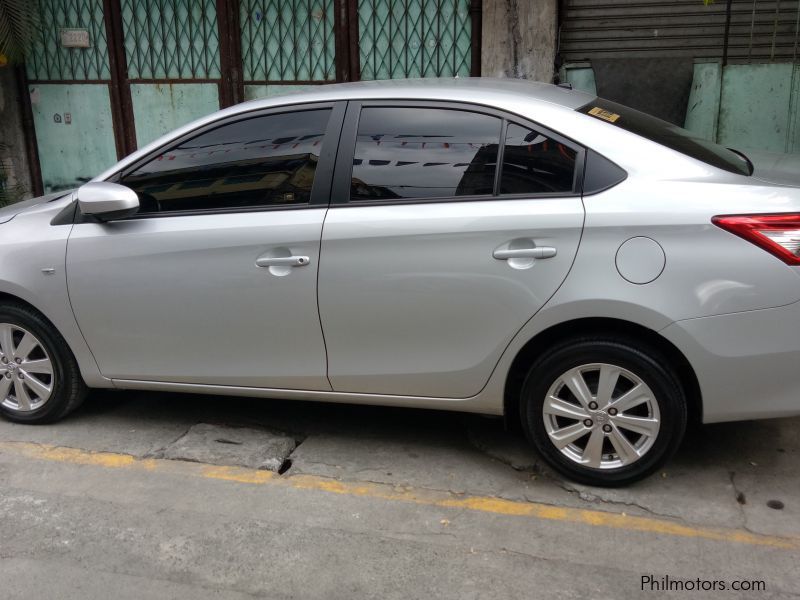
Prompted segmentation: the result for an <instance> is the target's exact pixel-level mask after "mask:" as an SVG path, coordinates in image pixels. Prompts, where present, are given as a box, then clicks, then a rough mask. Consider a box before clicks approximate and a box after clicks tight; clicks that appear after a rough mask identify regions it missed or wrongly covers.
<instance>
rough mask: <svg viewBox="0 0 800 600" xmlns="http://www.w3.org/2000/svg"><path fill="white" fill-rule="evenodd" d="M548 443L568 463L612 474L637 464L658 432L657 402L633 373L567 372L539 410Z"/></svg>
mask: <svg viewBox="0 0 800 600" xmlns="http://www.w3.org/2000/svg"><path fill="white" fill-rule="evenodd" d="M542 412H543V418H544V426H545V430H546V431H547V435H548V436H549V438H550V442H551V443H552V444H553V445H554V446H555V447H556V448H557V449H558V450H559V451H560V452H561V454H563V455H564V456H566V457H567V458H569V459H570V460H571V461H573V462H575V463H577V464H579V465H583V466H586V467H591V468H595V469H616V468H619V467H623V466H627V465H629V464H632V463H634V462H636V461H637V460H639V459H641V458H642V457H643V456H644V455H645V454H647V452H648V451H649V450H650V449H651V448H652V447H653V444H654V443H655V441H656V439H657V437H658V432H659V430H660V427H661V418H660V413H659V407H658V402H657V401H656V398H655V395H654V394H653V392H652V390H651V389H650V387H649V386H648V385H647V384H646V383H645V382H644V381H643V380H642V379H641V378H640V377H639V376H637V375H636V374H635V373H633V372H631V371H629V370H627V369H624V368H622V367H619V366H616V365H612V364H608V363H592V364H585V365H580V366H578V367H575V368H572V369H570V370H568V371H566V372H565V373H563V374H562V375H561V376H560V377H558V378H557V379H556V380H555V382H554V383H553V385H551V386H550V389H549V390H548V392H547V397H546V398H545V400H544V403H543V405H542Z"/></svg>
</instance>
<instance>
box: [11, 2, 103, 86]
mask: <svg viewBox="0 0 800 600" xmlns="http://www.w3.org/2000/svg"><path fill="white" fill-rule="evenodd" d="M38 5H39V6H38V10H39V16H40V27H39V31H40V33H39V39H38V40H36V43H35V44H34V46H33V49H32V52H31V54H30V55H29V56H28V58H27V60H26V62H27V72H28V78H29V79H31V80H34V81H53V80H56V81H88V80H107V79H109V78H110V77H111V73H110V68H109V60H108V46H107V43H106V29H105V24H104V22H103V2H102V0H43V1H41V2H39V3H38ZM64 28H81V29H87V30H88V31H89V48H64V47H62V45H61V37H60V35H61V33H60V32H61V29H64Z"/></svg>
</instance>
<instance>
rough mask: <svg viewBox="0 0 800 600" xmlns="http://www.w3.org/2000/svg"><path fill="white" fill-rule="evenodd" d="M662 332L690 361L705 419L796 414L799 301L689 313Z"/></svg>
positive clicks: (798, 407) (799, 408)
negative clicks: (715, 312)
mask: <svg viewBox="0 0 800 600" xmlns="http://www.w3.org/2000/svg"><path fill="white" fill-rule="evenodd" d="M661 334H662V335H663V336H664V337H665V338H667V339H668V340H670V341H671V342H672V343H673V344H675V345H676V346H677V347H678V348H680V349H681V350H682V351H683V353H684V354H685V356H686V358H687V359H688V360H689V362H690V364H691V365H692V366H693V368H694V370H695V373H696V374H697V377H698V381H699V383H700V391H701V393H702V396H703V422H705V423H714V422H718V421H738V420H744V419H764V418H769V417H789V416H795V415H800V385H798V383H797V379H796V377H794V376H791V375H790V374H793V373H795V372H796V371H797V365H798V364H800V344H799V343H798V338H800V303H798V302H796V303H794V304H790V305H788V306H782V307H779V308H770V309H765V310H753V311H747V312H743V313H736V314H730V315H719V316H714V317H702V318H699V319H687V320H684V321H678V322H677V323H673V324H672V325H670V326H669V327H667V328H666V329H664V330H663V331H662V332H661Z"/></svg>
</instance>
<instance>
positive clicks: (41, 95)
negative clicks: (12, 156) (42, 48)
mask: <svg viewBox="0 0 800 600" xmlns="http://www.w3.org/2000/svg"><path fill="white" fill-rule="evenodd" d="M30 93H31V105H32V108H33V121H34V126H35V128H36V141H37V143H38V145H39V162H40V164H41V167H42V180H43V182H44V189H45V192H49V191H56V190H62V189H68V188H72V187H76V186H78V185H81V184H82V183H83V182H84V181H86V180H88V179H91V178H93V177H95V176H96V175H97V174H99V173H100V172H102V171H104V170H105V169H106V168H108V167H110V166H111V165H113V164H114V163H115V162H117V152H116V149H115V146H114V133H113V128H112V123H111V101H110V98H109V92H108V85H106V84H70V85H63V84H52V83H48V84H37V85H31V86H30ZM67 121H71V122H69V123H68V122H67Z"/></svg>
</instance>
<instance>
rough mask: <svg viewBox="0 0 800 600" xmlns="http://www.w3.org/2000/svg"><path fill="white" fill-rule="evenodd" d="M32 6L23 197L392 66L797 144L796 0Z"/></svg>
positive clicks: (7, 143)
mask: <svg viewBox="0 0 800 600" xmlns="http://www.w3.org/2000/svg"><path fill="white" fill-rule="evenodd" d="M32 2H36V5H37V6H38V8H37V11H38V13H39V24H40V27H39V34H38V39H37V40H36V42H35V44H34V46H33V48H32V51H31V52H30V54H29V56H28V58H27V59H26V64H25V65H24V66H23V67H17V68H15V69H12V68H10V67H5V68H4V67H0V75H1V76H0V134H2V136H3V140H2V142H3V145H2V146H0V158H3V159H4V160H3V162H2V165H0V168H4V170H5V172H6V180H7V181H19V182H22V183H23V185H27V187H28V189H29V190H30V192H31V193H42V192H47V191H54V190H59V189H65V188H71V187H75V186H77V185H80V183H82V182H83V181H86V180H88V179H90V178H92V177H93V176H94V175H95V174H97V173H99V172H101V171H102V170H104V169H105V168H106V167H108V166H110V165H111V164H113V163H114V162H116V161H117V160H118V159H119V158H121V157H122V156H125V155H126V154H128V153H130V152H132V151H134V150H135V149H137V148H139V147H141V146H143V145H145V144H147V143H149V142H150V141H152V140H154V139H156V138H157V137H159V136H160V135H161V134H163V133H165V132H167V131H169V130H171V129H173V128H175V127H177V126H179V125H182V124H184V123H186V122H189V121H191V120H192V119H194V118H197V117H199V116H202V115H205V114H208V113H210V112H213V111H215V110H217V109H219V108H224V107H226V106H230V105H232V104H235V103H237V102H241V101H244V100H249V99H253V98H258V97H264V96H271V95H275V94H280V93H283V92H286V91H291V90H295V89H301V88H303V87H305V86H310V85H319V84H326V83H334V82H345V81H359V80H370V79H393V78H405V77H455V76H459V77H466V76H476V75H483V76H493V77H523V78H529V79H535V80H540V81H553V80H554V79H555V80H562V81H567V82H570V83H572V84H573V86H575V87H577V88H581V89H585V90H587V91H590V92H593V93H598V92H599V93H600V94H601V95H604V96H608V97H611V98H612V99H617V100H619V101H622V102H624V103H626V104H630V105H632V106H634V107H641V108H644V109H646V110H648V112H655V113H656V114H658V115H660V116H662V117H663V118H666V119H668V120H671V121H672V122H674V123H676V124H679V125H684V126H687V127H689V128H690V129H692V130H694V131H696V132H697V133H698V135H701V136H703V137H705V138H707V139H713V140H716V141H719V142H721V143H725V144H726V145H729V146H737V147H741V148H744V149H757V150H769V151H773V152H800V116H799V113H800V110H798V109H799V108H800V67H798V66H797V63H798V39H799V37H798V33H800V1H798V0H716V2H713V3H711V4H709V5H706V4H705V3H704V2H703V0H672V1H667V0H626V1H624V2H620V1H619V0H617V1H613V2H612V1H611V0H32ZM0 180H2V178H0ZM0 185H2V183H0Z"/></svg>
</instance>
